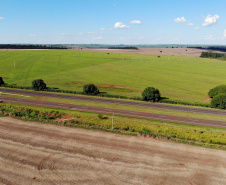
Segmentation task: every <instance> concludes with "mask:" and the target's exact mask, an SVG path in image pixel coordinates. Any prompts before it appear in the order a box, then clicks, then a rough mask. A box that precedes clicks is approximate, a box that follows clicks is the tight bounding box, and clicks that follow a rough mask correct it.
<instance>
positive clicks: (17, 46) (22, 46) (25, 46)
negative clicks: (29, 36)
mask: <svg viewBox="0 0 226 185" xmlns="http://www.w3.org/2000/svg"><path fill="white" fill-rule="evenodd" d="M0 49H67V47H64V46H51V45H37V44H36V45H34V44H0Z"/></svg>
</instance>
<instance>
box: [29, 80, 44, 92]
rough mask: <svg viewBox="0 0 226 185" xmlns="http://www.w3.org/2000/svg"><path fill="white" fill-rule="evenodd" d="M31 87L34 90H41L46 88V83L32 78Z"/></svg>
mask: <svg viewBox="0 0 226 185" xmlns="http://www.w3.org/2000/svg"><path fill="white" fill-rule="evenodd" d="M32 88H33V89H34V90H36V91H43V90H45V89H46V84H45V83H44V81H43V80H42V79H37V80H33V81H32Z"/></svg>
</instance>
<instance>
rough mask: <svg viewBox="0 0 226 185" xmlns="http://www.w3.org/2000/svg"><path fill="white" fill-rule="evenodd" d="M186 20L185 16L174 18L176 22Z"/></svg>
mask: <svg viewBox="0 0 226 185" xmlns="http://www.w3.org/2000/svg"><path fill="white" fill-rule="evenodd" d="M185 21H186V19H185V18H184V17H181V18H176V19H175V20H174V22H177V23H183V22H185Z"/></svg>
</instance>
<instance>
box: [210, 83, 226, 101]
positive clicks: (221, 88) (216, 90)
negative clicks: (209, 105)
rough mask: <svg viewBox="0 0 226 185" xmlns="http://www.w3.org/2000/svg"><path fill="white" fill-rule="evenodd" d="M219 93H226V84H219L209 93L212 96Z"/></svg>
mask: <svg viewBox="0 0 226 185" xmlns="http://www.w3.org/2000/svg"><path fill="white" fill-rule="evenodd" d="M219 93H226V85H219V86H216V87H214V88H212V89H210V90H209V92H208V95H209V97H210V98H213V97H214V96H216V95H218V94H219Z"/></svg>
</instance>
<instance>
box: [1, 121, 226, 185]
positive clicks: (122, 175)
mask: <svg viewBox="0 0 226 185" xmlns="http://www.w3.org/2000/svg"><path fill="white" fill-rule="evenodd" d="M0 143H1V144H0V164H1V165H0V184H13V185H16V184H117V185H118V184H179V185H189V184H190V185H195V184H214V185H217V184H226V151H221V150H213V149H207V148H201V147H196V146H190V145H184V144H178V143H171V142H166V141H161V140H156V139H151V138H141V137H134V136H126V135H117V134H113V133H107V132H101V131H93V130H84V129H80V128H69V127H63V126H55V125H47V124H41V123H34V122H23V121H20V120H15V119H12V118H6V117H1V118H0Z"/></svg>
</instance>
